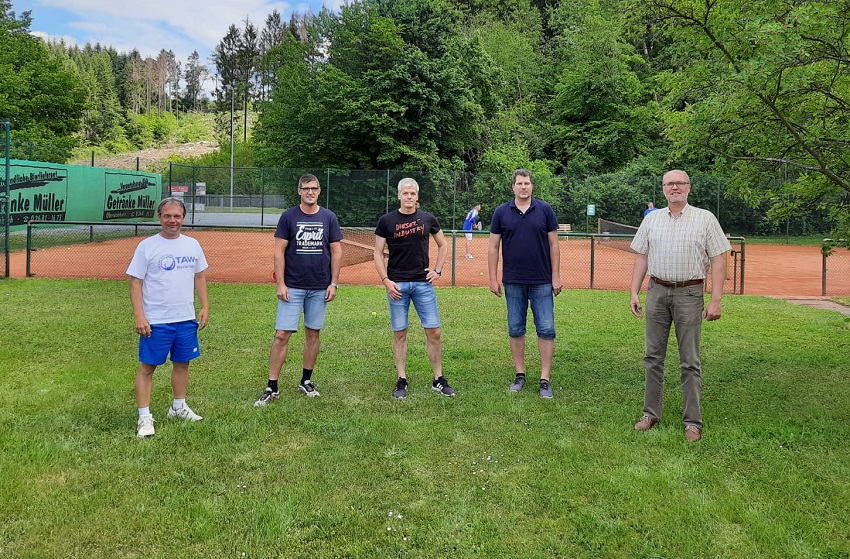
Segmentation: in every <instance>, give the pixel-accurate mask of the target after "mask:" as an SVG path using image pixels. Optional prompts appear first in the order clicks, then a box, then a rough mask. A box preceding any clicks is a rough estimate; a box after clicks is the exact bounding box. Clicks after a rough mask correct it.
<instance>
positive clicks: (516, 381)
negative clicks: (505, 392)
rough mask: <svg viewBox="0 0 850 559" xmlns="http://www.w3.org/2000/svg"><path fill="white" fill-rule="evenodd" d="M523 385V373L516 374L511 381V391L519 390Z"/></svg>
mask: <svg viewBox="0 0 850 559" xmlns="http://www.w3.org/2000/svg"><path fill="white" fill-rule="evenodd" d="M523 386H525V375H517V376H516V378H515V379H514V381H513V382H512V383H511V388H510V390H511V392H519V391H520V390H522V387H523Z"/></svg>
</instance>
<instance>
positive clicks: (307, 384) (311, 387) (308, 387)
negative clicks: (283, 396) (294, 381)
mask: <svg viewBox="0 0 850 559" xmlns="http://www.w3.org/2000/svg"><path fill="white" fill-rule="evenodd" d="M298 390H300V391H301V393H302V394H304V395H305V396H309V397H310V398H315V397H316V396H318V395H319V391H318V390H316V385H315V384H313V381H312V380H310V379H307V380H305V381H304V382H302V383H301V384H299V385H298Z"/></svg>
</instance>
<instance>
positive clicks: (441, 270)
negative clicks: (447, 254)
mask: <svg viewBox="0 0 850 559" xmlns="http://www.w3.org/2000/svg"><path fill="white" fill-rule="evenodd" d="M434 273H435V274H437V275H438V276H442V275H443V269H442V268H434Z"/></svg>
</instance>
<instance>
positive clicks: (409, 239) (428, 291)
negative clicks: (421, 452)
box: [374, 178, 455, 399]
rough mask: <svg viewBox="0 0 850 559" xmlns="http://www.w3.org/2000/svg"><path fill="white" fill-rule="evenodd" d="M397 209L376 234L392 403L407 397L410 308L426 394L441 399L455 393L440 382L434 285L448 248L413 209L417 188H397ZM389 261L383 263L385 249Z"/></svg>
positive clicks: (436, 227) (406, 182)
mask: <svg viewBox="0 0 850 559" xmlns="http://www.w3.org/2000/svg"><path fill="white" fill-rule="evenodd" d="M398 199H399V202H400V206H401V207H400V208H399V209H398V210H396V211H393V212H390V213H388V214H386V215H385V216H383V217H382V218H381V219H380V220H379V221H378V226H377V227H376V228H375V253H374V259H375V269H376V270H377V271H378V276H379V277H380V278H381V283H382V284H383V286H384V288H385V289H386V290H387V301H388V302H389V305H390V325H391V327H392V329H393V357H394V358H395V366H396V371H397V372H398V380H397V381H396V387H395V390H394V391H393V397H394V398H398V399H402V398H406V397H407V371H406V364H407V329H408V325H409V322H408V315H409V311H410V303H411V302H413V306H414V307H415V308H416V313H417V314H418V315H419V320H420V322H421V323H422V327H423V328H424V329H425V347H426V351H427V353H428V359H429V360H430V361H431V367H432V369H433V370H434V381H433V382H432V383H431V388H432V389H433V390H434V391H435V392H439V393H440V394H442V395H443V396H454V395H455V391H454V390H453V389H452V387H451V386H449V382H448V381H447V380H446V377H445V376H443V349H442V341H441V338H440V336H441V334H440V314H439V312H438V310H437V293H436V291H435V290H434V285H433V282H434V281H436V280H438V279H440V276H441V275H442V273H443V264H445V263H446V256H447V255H448V250H449V243H448V241H447V240H446V237H445V235H443V232H442V231H441V230H440V224H439V223H437V218H435V217H434V216H433V215H431V214H430V213H428V212H423V211H422V210H420V209H419V208H418V206H419V203H418V200H419V184H418V183H417V182H416V181H415V180H413V179H411V178H405V179H401V181H399V183H398ZM431 237H434V241H436V243H437V261H436V265H435V266H434V267H433V268H431V266H430V265H429V255H428V244H429V241H430V238H431ZM385 248H386V249H388V251H389V260H388V261H387V262H386V263H385V262H384V249H385Z"/></svg>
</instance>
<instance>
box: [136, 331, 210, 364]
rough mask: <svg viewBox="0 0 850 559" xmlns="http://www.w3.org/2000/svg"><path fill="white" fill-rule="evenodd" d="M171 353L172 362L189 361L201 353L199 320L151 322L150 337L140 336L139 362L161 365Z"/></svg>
mask: <svg viewBox="0 0 850 559" xmlns="http://www.w3.org/2000/svg"><path fill="white" fill-rule="evenodd" d="M169 353H170V354H171V362H172V363H188V362H189V361H191V360H192V359H194V358H196V357H199V356H200V355H201V346H200V344H199V343H198V321H197V320H185V321H183V322H171V323H169V324H151V335H150V337H149V338H146V337H145V336H139V362H140V363H144V364H146V365H154V366H159V365H162V364H163V363H165V360H166V359H168V354H169Z"/></svg>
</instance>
